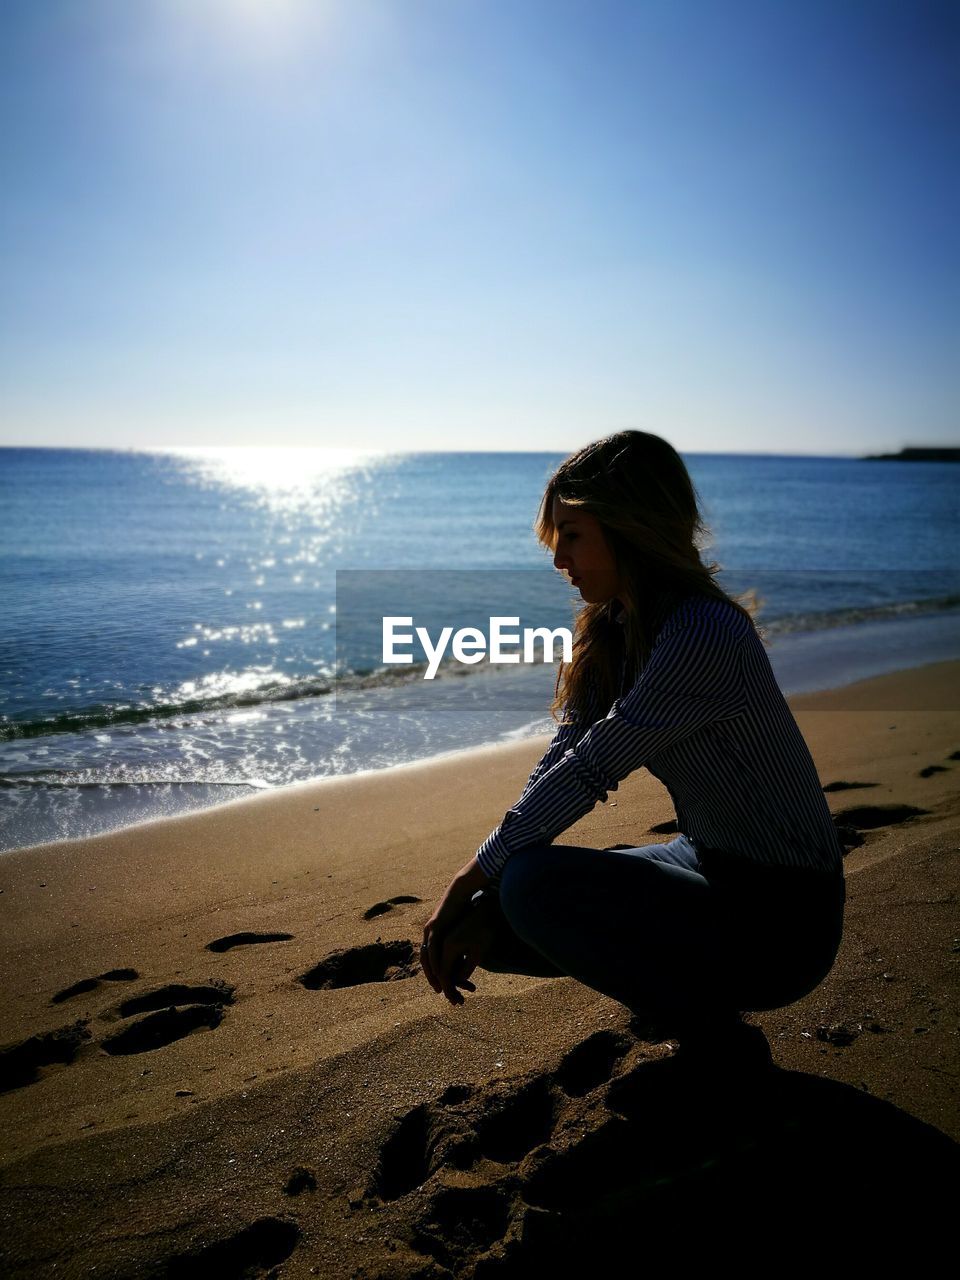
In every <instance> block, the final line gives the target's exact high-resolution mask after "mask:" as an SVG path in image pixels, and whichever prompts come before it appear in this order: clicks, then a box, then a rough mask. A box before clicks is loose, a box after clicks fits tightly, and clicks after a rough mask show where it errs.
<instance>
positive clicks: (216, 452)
mask: <svg viewBox="0 0 960 1280" xmlns="http://www.w3.org/2000/svg"><path fill="white" fill-rule="evenodd" d="M163 452H165V453H167V454H169V455H170V456H171V457H174V458H176V459H177V460H178V461H179V462H180V463H181V464H182V466H183V468H184V472H185V475H186V478H187V479H192V480H193V481H195V482H196V483H198V484H201V485H204V486H205V487H211V488H216V487H222V488H225V489H232V490H238V489H239V490H246V491H247V492H248V493H249V494H250V495H251V496H252V497H253V498H254V499H255V500H256V501H257V502H258V503H259V504H261V505H263V506H264V507H267V508H269V509H270V510H271V511H275V512H277V513H284V512H287V513H290V514H300V515H303V514H306V513H307V512H308V511H312V513H313V514H315V515H321V514H323V513H324V512H325V511H326V512H328V511H330V510H333V509H336V508H337V507H338V506H339V505H341V504H342V502H343V501H344V500H345V499H347V498H348V497H349V494H350V490H351V482H352V481H355V480H356V479H357V478H358V476H361V475H362V476H369V475H370V474H371V473H372V472H373V471H375V470H376V469H377V468H378V467H379V466H382V465H383V463H384V462H386V461H387V460H388V459H389V458H391V457H392V456H393V455H391V454H387V453H382V452H378V451H376V450H372V449H367V450H362V449H319V448H294V447H277V448H260V447H253V446H241V445H238V446H222V447H209V448H199V447H198V448H190V447H186V446H184V447H182V448H173V449H167V450H163Z"/></svg>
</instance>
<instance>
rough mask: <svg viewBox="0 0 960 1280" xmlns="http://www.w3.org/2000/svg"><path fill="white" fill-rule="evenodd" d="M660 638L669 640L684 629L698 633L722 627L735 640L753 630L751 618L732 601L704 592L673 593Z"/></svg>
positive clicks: (666, 603) (663, 613)
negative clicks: (690, 629) (668, 638)
mask: <svg viewBox="0 0 960 1280" xmlns="http://www.w3.org/2000/svg"><path fill="white" fill-rule="evenodd" d="M662 615H663V616H662V628H661V630H660V635H659V636H658V638H664V639H665V638H666V637H667V636H668V635H672V634H673V633H674V632H676V631H678V630H681V629H683V628H692V629H694V630H697V631H702V630H716V629H717V628H722V629H723V631H724V632H728V633H729V634H730V636H731V638H732V639H740V638H742V637H743V636H745V635H748V634H749V632H750V631H751V630H752V629H753V623H752V622H751V620H750V618H749V617H747V616H746V615H745V614H744V613H742V612H741V611H740V610H739V609H738V608H737V606H736V605H735V604H733V603H732V601H730V600H726V599H720V598H717V597H715V596H708V595H704V594H703V593H702V592H683V593H671V595H670V597H669V599H668V600H667V601H666V602H665V607H663V609H662Z"/></svg>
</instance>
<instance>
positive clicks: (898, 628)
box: [0, 613, 960, 860]
mask: <svg viewBox="0 0 960 1280" xmlns="http://www.w3.org/2000/svg"><path fill="white" fill-rule="evenodd" d="M958 621H960V619H958V618H954V617H953V616H952V615H950V614H948V613H944V614H937V615H931V616H930V617H928V618H920V619H917V618H899V619H887V620H885V621H882V622H873V623H870V624H858V625H856V626H850V627H845V628H835V629H827V630H826V631H812V632H803V633H798V634H797V635H794V636H792V637H790V638H789V639H788V640H787V641H786V642H784V641H783V640H779V641H777V640H774V642H773V643H772V645H771V647H770V649H769V653H770V656H771V662H772V663H773V666H774V671H775V674H776V676H777V680H778V683H779V684H780V686H781V688H783V689H790V690H793V692H790V693H788V694H787V698H788V700H789V701H791V702H792V700H793V699H794V698H805V697H807V696H809V695H810V694H811V693H830V694H837V695H839V696H841V697H842V691H843V690H844V689H846V688H850V687H855V686H859V685H861V684H862V683H863V682H864V681H867V680H870V679H872V678H873V677H874V676H876V675H878V674H880V675H896V674H897V673H898V672H900V671H907V670H915V669H917V668H923V667H926V666H929V665H931V664H933V663H936V662H942V661H945V660H951V659H952V658H953V657H954V655H955V654H956V653H957V652H958V646H960V637H957V636H954V634H953V632H954V631H955V630H956V628H957V623H958ZM918 628H923V633H922V634H921V633H920V632H919V631H918ZM918 639H919V640H920V644H919V648H918V644H917V641H918ZM826 670H829V671H830V672H831V675H830V677H829V678H830V680H831V684H830V685H828V686H826V687H822V686H821V685H820V683H819V682H820V681H822V680H823V679H824V678H825V677H824V675H823V672H824V671H826ZM464 674H467V675H473V674H477V673H475V672H473V671H472V670H468V671H467V672H466V673H464ZM481 674H488V673H481ZM494 674H496V675H499V677H500V678H501V679H502V678H507V679H514V680H515V681H516V678H517V677H518V676H519V677H523V679H521V680H520V681H519V682H518V683H516V685H515V687H513V688H511V689H510V690H509V691H508V692H509V694H510V697H511V699H512V700H513V701H514V703H515V704H516V707H517V710H518V713H519V715H520V716H521V719H522V721H523V723H521V724H520V725H519V726H517V727H507V726H506V725H505V723H504V720H503V715H504V710H503V703H502V702H501V698H502V696H503V694H502V691H500V690H493V691H491V689H490V688H485V689H481V690H480V691H479V693H477V692H475V693H474V698H475V699H476V698H477V697H478V696H479V701H474V702H471V703H469V705H468V706H467V707H466V708H465V707H464V705H463V704H462V703H460V704H458V702H457V699H458V698H459V696H460V694H461V693H462V692H463V685H462V683H461V681H459V680H455V679H454V680H453V681H451V682H448V685H449V687H448V688H446V689H445V690H444V691H443V693H442V700H441V702H439V703H438V704H437V705H436V707H435V709H434V713H433V716H434V722H435V726H436V729H437V731H438V732H439V733H440V740H441V742H442V740H443V736H444V735H446V737H447V738H449V739H456V737H457V734H455V733H453V732H451V730H450V729H449V728H447V727H445V728H444V729H443V730H442V731H440V730H439V725H438V723H437V722H438V718H439V719H440V720H443V719H444V718H445V717H446V716H448V715H449V716H451V720H450V724H452V725H458V724H459V723H460V722H461V720H462V718H463V716H464V715H466V716H468V717H469V719H470V722H471V728H473V729H474V731H475V730H476V726H477V720H476V719H475V717H476V716H480V717H485V719H484V721H483V732H482V733H481V735H480V736H481V737H484V738H486V739H487V742H486V743H483V744H482V745H477V746H471V747H467V748H462V747H459V746H456V747H444V746H440V748H439V749H437V750H434V751H433V752H432V753H431V754H429V755H425V756H419V757H417V758H415V759H413V760H408V761H404V760H401V761H398V762H396V763H391V764H388V765H373V766H363V767H361V768H360V769H358V770H356V771H355V772H352V773H347V774H332V775H330V774H328V775H322V776H319V777H313V778H294V779H291V780H289V781H284V782H280V783H279V784H274V783H265V782H263V781H262V780H250V781H246V780H242V779H241V780H231V781H217V780H207V779H203V778H198V779H170V780H163V781H136V780H112V781H103V782H97V781H93V782H84V783H82V784H77V785H76V786H74V785H72V784H67V783H59V782H49V783H48V782H45V781H42V780H40V781H27V782H24V783H21V784H19V785H17V784H16V783H13V784H9V783H8V786H7V788H6V795H5V796H4V794H3V793H2V792H0V800H2V801H3V802H4V808H3V809H0V860H2V859H3V858H4V857H5V856H7V855H8V854H9V853H11V852H16V851H18V850H20V849H27V848H37V847H40V846H42V845H45V844H52V843H60V842H62V841H65V840H75V839H87V838H92V837H93V836H96V835H102V834H108V833H110V832H114V831H120V830H129V829H131V828H132V827H135V826H139V825H141V824H142V823H144V822H151V821H156V820H165V819H167V818H177V817H182V816H188V815H191V814H197V813H202V812H206V811H207V810H208V809H213V808H221V807H223V806H224V805H227V804H231V803H234V802H235V801H236V800H237V799H243V798H247V797H249V796H251V795H256V794H259V793H263V794H269V793H273V792H276V791H283V790H285V789H286V788H287V787H290V786H301V785H315V784H319V783H321V782H329V781H333V780H336V779H343V778H359V777H365V776H369V775H370V774H373V773H377V772H382V771H384V770H385V769H391V768H398V767H406V765H408V764H430V763H432V762H434V761H437V760H442V759H443V758H445V757H446V756H448V755H449V754H451V752H454V753H456V752H460V751H462V750H474V749H486V747H488V746H513V745H515V743H516V742H518V741H527V742H536V741H539V740H542V737H543V735H530V736H526V729H527V727H528V726H529V725H530V724H536V723H539V722H540V721H544V722H546V720H547V717H546V715H545V714H542V715H541V714H539V713H540V712H541V711H542V709H543V708H544V707H545V706H546V705H548V703H549V698H550V696H551V693H552V687H551V688H548V687H547V683H546V682H545V681H544V680H543V679H541V678H539V677H540V672H539V669H538V670H537V671H536V672H534V673H533V679H531V673H529V672H526V671H521V670H503V671H498V672H495V673H494ZM814 682H816V683H814ZM883 687H884V686H879V687H878V696H879V697H880V699H881V701H882V700H883V698H884V696H885V695H884V694H883V693H882V692H879V690H881V689H882V688H883ZM449 699H453V701H449ZM458 705H459V710H458ZM956 709H957V710H960V702H957V703H956ZM361 710H362V711H363V714H364V719H366V718H367V717H368V716H369V715H370V714H371V713H372V714H373V716H374V717H376V716H377V715H381V714H383V711H382V709H381V708H379V707H369V708H362V709H361ZM421 714H422V713H421ZM416 718H417V717H416V716H415V719H416ZM371 723H372V722H371ZM548 732H549V734H552V732H553V730H549V731H548ZM520 735H525V736H520ZM369 738H370V734H369V731H368V740H369ZM374 738H375V740H379V738H378V735H374ZM297 741H298V744H299V746H298V749H299V750H301V753H302V751H303V749H304V748H305V747H306V746H307V740H306V739H303V740H300V739H297ZM317 745H318V747H319V746H320V745H321V744H319V743H318V744H317ZM362 751H363V748H362V747H361V748H360V752H361V756H362ZM12 776H14V775H12ZM237 792H239V793H240V794H239V795H238V794H236V793H237ZM18 793H19V794H18ZM18 805H19V806H27V807H26V808H25V809H23V810H22V811H21V810H20V809H18V808H17V807H16V806H18ZM31 806H32V808H31ZM68 824H70V825H71V827H72V830H71V831H70V833H69V834H67V832H64V831H62V828H63V827H64V826H67V825H68ZM4 827H6V831H4ZM11 833H12V838H13V839H15V840H16V841H17V842H16V843H14V844H11V843H8V842H7V841H8V839H9V838H11Z"/></svg>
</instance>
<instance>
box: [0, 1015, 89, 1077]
mask: <svg viewBox="0 0 960 1280" xmlns="http://www.w3.org/2000/svg"><path fill="white" fill-rule="evenodd" d="M89 1039H90V1032H89V1031H88V1030H87V1023H86V1019H82V1020H81V1021H79V1022H74V1023H73V1024H72V1025H71V1026H68V1027H58V1028H57V1029H56V1030H55V1031H46V1032H43V1033H42V1034H40V1035H36V1036H30V1037H29V1039H27V1040H21V1041H20V1042H19V1043H18V1044H13V1045H8V1046H7V1047H6V1048H4V1049H0V1093H8V1092H9V1091H10V1090H11V1089H20V1088H22V1087H23V1086H24V1085H27V1084H33V1083H34V1082H35V1081H37V1080H39V1079H40V1076H41V1074H42V1068H44V1067H49V1066H53V1065H55V1064H65V1063H70V1062H73V1060H74V1058H76V1056H77V1054H78V1053H79V1051H80V1047H81V1045H83V1044H84V1042H85V1041H87V1040H89Z"/></svg>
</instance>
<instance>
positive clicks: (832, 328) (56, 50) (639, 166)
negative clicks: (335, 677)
mask: <svg viewBox="0 0 960 1280" xmlns="http://www.w3.org/2000/svg"><path fill="white" fill-rule="evenodd" d="M958 55H960V5H958V4H957V3H955V2H954V0H136V2H135V3H131V0H0V444H3V445H28V444H35V445H51V446H75V447H120V448H127V447H131V448H139V447H144V448H149V447H157V446H183V445H192V446H204V445H230V444H237V445H257V446H265V445H297V446H309V445H316V446H324V447H344V446H348V447H353V448H364V449H389V450H397V449H403V450H406V449H439V450H453V449H470V450H485V449H523V450H544V451H549V452H565V451H569V450H571V449H573V448H576V447H578V446H579V445H581V444H583V443H585V442H587V441H588V440H591V439H595V438H597V437H599V436H601V435H605V434H607V433H609V432H612V431H617V430H621V429H623V428H627V427H632V428H638V429H641V430H646V431H654V432H656V433H657V434H659V435H663V436H665V437H666V438H667V439H669V440H670V441H671V443H672V444H674V445H675V446H676V447H677V448H678V449H680V450H682V451H684V452H724V453H740V452H744V453H748V452H754V453H804V454H848V455H849V454H853V455H856V454H860V453H863V452H877V451H882V450H897V449H899V448H900V447H902V446H904V445H910V444H936V443H955V442H957V441H958V440H960V431H958V429H957V427H958V423H957V417H958V413H957V410H958V401H960V395H958V391H960V375H958V369H960V361H958V359H957V356H958V353H960V342H958V339H960V305H958V304H960V154H958V152H960V142H958V138H960V131H958V128H957V125H958V114H960V112H958V95H957V70H958V67H960V57H958Z"/></svg>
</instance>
